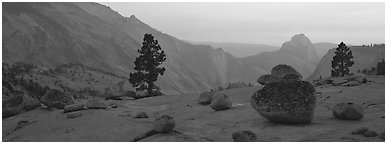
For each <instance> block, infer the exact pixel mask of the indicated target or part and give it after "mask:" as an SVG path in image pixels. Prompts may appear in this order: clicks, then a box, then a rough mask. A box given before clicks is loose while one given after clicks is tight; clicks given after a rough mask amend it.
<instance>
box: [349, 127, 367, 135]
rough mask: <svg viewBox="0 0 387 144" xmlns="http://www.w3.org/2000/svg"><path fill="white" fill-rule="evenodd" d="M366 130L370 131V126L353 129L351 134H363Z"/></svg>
mask: <svg viewBox="0 0 387 144" xmlns="http://www.w3.org/2000/svg"><path fill="white" fill-rule="evenodd" d="M366 131H368V128H366V127H361V128H358V129H356V130H354V131H352V133H351V134H361V135H362V134H364V133H365V132H366Z"/></svg>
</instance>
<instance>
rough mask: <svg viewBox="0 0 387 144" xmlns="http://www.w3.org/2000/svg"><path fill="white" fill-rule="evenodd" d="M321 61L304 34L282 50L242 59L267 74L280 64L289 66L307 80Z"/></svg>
mask: <svg viewBox="0 0 387 144" xmlns="http://www.w3.org/2000/svg"><path fill="white" fill-rule="evenodd" d="M319 59H320V58H319V57H318V55H317V53H316V51H315V48H314V46H313V45H312V43H311V41H310V40H309V39H308V38H307V37H306V36H305V35H304V34H298V35H295V36H293V37H292V38H291V40H290V41H287V42H285V43H284V44H283V45H282V46H281V49H280V50H277V51H273V52H262V53H260V54H258V55H254V56H249V57H245V58H242V61H244V62H245V63H247V64H249V65H251V66H253V67H254V68H257V69H260V70H262V71H264V72H265V73H270V70H271V68H273V67H274V66H276V65H278V64H288V65H290V66H292V67H294V68H295V69H296V70H297V71H298V72H300V73H301V74H302V75H303V77H304V78H306V77H308V76H309V75H310V74H312V72H313V70H314V69H315V67H316V66H317V64H318V61H319Z"/></svg>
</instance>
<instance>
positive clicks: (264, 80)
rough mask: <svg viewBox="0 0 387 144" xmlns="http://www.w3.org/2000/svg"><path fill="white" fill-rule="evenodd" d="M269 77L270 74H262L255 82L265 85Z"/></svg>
mask: <svg viewBox="0 0 387 144" xmlns="http://www.w3.org/2000/svg"><path fill="white" fill-rule="evenodd" d="M270 78H271V75H270V74H264V75H262V76H260V77H259V78H258V80H257V82H258V83H259V84H261V85H265V84H266V83H267V82H268V81H269V79H270Z"/></svg>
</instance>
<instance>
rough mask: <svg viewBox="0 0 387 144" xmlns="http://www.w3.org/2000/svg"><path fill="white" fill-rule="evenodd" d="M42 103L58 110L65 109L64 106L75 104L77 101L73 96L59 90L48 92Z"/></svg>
mask: <svg viewBox="0 0 387 144" xmlns="http://www.w3.org/2000/svg"><path fill="white" fill-rule="evenodd" d="M40 101H41V102H42V103H43V104H44V105H46V106H48V107H55V108H58V109H64V105H70V104H74V102H75V100H74V98H73V97H72V95H70V94H68V93H64V92H62V91H60V90H57V89H50V90H48V91H47V92H46V93H45V94H44V95H43V96H42V97H41V98H40Z"/></svg>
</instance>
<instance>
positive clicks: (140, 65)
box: [129, 34, 166, 96]
mask: <svg viewBox="0 0 387 144" xmlns="http://www.w3.org/2000/svg"><path fill="white" fill-rule="evenodd" d="M142 45H143V46H142V47H141V49H139V50H138V52H139V53H140V55H139V56H138V57H137V58H136V60H135V61H134V65H135V67H134V70H136V72H134V73H130V78H129V82H130V83H131V84H132V85H133V87H138V88H136V90H137V91H142V90H147V96H156V95H161V92H160V88H159V87H157V86H156V85H155V81H157V77H158V75H159V74H160V75H163V74H164V71H165V68H164V67H159V66H160V65H161V64H162V63H163V62H164V61H165V60H166V57H165V53H164V51H163V50H162V49H161V47H160V45H159V44H158V41H157V40H154V39H153V36H152V35H151V34H145V35H144V39H143V42H142ZM153 90H155V91H153Z"/></svg>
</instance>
